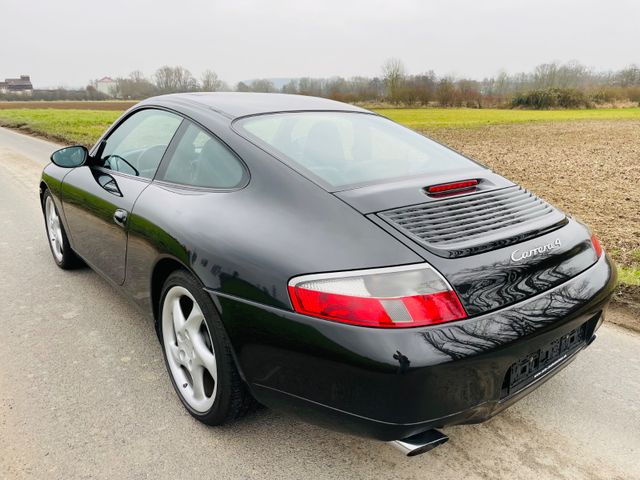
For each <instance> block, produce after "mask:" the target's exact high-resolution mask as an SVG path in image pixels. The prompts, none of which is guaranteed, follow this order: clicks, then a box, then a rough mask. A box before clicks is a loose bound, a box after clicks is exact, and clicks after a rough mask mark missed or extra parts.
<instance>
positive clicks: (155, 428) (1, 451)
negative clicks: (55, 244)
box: [0, 129, 640, 480]
mask: <svg viewBox="0 0 640 480" xmlns="http://www.w3.org/2000/svg"><path fill="white" fill-rule="evenodd" d="M54 148H56V147H55V145H53V144H49V143H47V142H43V141H41V140H35V139H31V138H30V137H25V136H22V135H19V134H16V133H13V132H9V131H7V130H3V129H0V272H1V273H2V275H0V305H1V306H2V307H1V310H0V312H1V313H0V332H1V333H0V478H7V479H14V478H16V479H20V478H37V479H43V478H47V479H50V478H60V479H71V478H136V479H137V478H153V479H160V478H181V479H187V478H218V479H220V478H224V479H227V478H229V479H266V478H277V479H282V478H292V479H293V478H295V479H299V478H313V479H316V478H336V479H347V478H348V479H354V478H372V479H373V478H376V479H378V478H385V479H386V478H394V479H412V478H435V479H460V478H466V479H476V478H477V479H480V478H492V479H493V478H508V479H514V478H517V479H529V478H530V479H536V480H540V479H547V478H550V479H551V478H552V479H574V478H575V479H578V478H580V479H582V478H587V479H611V478H620V479H632V478H637V479H640V403H639V398H640V355H639V353H640V336H639V335H638V334H633V333H630V332H629V331H627V330H624V329H621V328H619V327H616V326H614V325H607V324H605V326H604V327H603V328H601V329H600V332H599V336H598V339H597V340H596V342H595V343H594V344H593V345H592V346H591V347H589V349H587V350H586V351H584V352H583V353H582V354H581V355H579V358H578V359H577V360H576V361H575V362H574V363H573V364H572V365H570V366H569V367H568V368H566V369H565V370H563V371H562V372H560V373H559V374H558V375H557V376H556V377H555V378H554V379H552V380H550V381H549V382H547V383H546V384H545V385H543V386H542V387H541V388H539V389H538V390H537V391H535V392H533V393H532V394H531V395H529V396H528V397H527V398H525V399H524V400H523V401H521V402H520V403H518V404H516V405H515V406H513V407H512V408H510V409H509V410H507V411H505V412H504V413H502V414H501V415H499V416H497V417H495V418H494V419H492V420H490V421H489V422H487V423H484V424H481V425H474V426H459V427H452V428H447V429H445V430H444V431H445V433H447V434H448V435H449V436H450V438H451V440H450V441H449V443H447V444H445V445H444V446H442V447H439V448H438V449H436V450H434V451H433V452H430V453H428V454H425V455H422V456H419V457H414V458H405V457H403V456H402V455H401V454H400V453H399V452H397V451H396V450H395V449H393V448H391V447H390V446H388V445H386V444H384V443H380V442H376V441H371V440H365V439H360V438H355V437H351V436H347V435H343V434H338V433H334V432H331V431H327V430H324V429H322V428H319V427H315V426H311V425H307V424H304V423H302V422H300V421H298V420H297V419H295V418H294V417H292V416H290V415H288V414H287V413H286V412H274V411H270V410H266V409H264V410H261V411H259V412H257V413H255V414H253V415H251V416H249V417H247V418H245V419H244V420H242V421H240V422H238V423H236V424H233V425H229V426H225V427H222V428H209V427H205V426H203V425H200V424H198V423H197V422H196V421H194V420H193V419H192V418H191V417H190V416H189V415H188V414H187V413H186V412H185V411H184V409H183V407H182V406H181V404H180V402H179V401H178V399H177V398H176V396H175V394H174V392H173V390H172V388H171V384H170V382H169V379H168V377H167V374H166V372H165V368H164V364H163V362H162V357H161V352H160V347H159V344H158V342H157V340H156V337H155V334H154V331H153V328H152V325H151V323H150V322H149V321H148V320H147V318H146V317H145V316H144V315H142V314H140V313H139V312H138V311H137V310H136V309H135V308H134V307H133V306H131V305H130V304H129V303H128V302H127V301H126V300H124V299H123V298H120V297H119V296H118V295H117V294H116V293H115V292H114V290H113V289H112V288H111V287H110V286H109V285H108V284H107V283H106V282H105V281H103V280H102V279H101V278H100V277H99V276H98V275H96V274H95V273H93V272H92V271H90V270H88V269H85V270H79V271H74V272H64V271H62V270H59V269H58V268H57V267H56V266H55V265H54V263H53V261H52V259H51V258H50V252H49V249H48V246H47V242H46V238H45V234H44V226H43V222H42V216H41V212H40V209H39V205H38V195H37V180H38V176H39V172H40V170H41V168H42V166H43V165H44V163H45V162H46V161H47V159H48V156H49V153H50V152H51V151H52V150H53V149H54Z"/></svg>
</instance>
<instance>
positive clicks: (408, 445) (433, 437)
mask: <svg viewBox="0 0 640 480" xmlns="http://www.w3.org/2000/svg"><path fill="white" fill-rule="evenodd" d="M448 440H449V437H447V436H446V435H445V434H444V433H442V432H439V431H438V430H427V431H426V432H422V433H418V434H416V435H413V436H412V437H407V438H403V439H402V440H394V441H393V442H389V443H391V444H392V445H393V446H394V447H396V448H397V449H398V450H400V451H401V452H402V453H404V454H405V455H406V456H407V457H414V456H416V455H420V454H421V453H425V452H428V451H429V450H433V449H434V448H436V447H439V446H440V445H442V444H443V443H446V442H447V441H448Z"/></svg>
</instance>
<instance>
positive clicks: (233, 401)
mask: <svg viewBox="0 0 640 480" xmlns="http://www.w3.org/2000/svg"><path fill="white" fill-rule="evenodd" d="M174 287H182V288H184V289H186V290H188V292H189V293H190V294H191V295H192V296H193V298H194V299H195V301H196V302H197V304H198V306H199V307H200V310H201V311H202V313H203V316H204V323H205V324H206V327H207V329H208V332H209V334H210V341H211V343H212V347H213V352H214V355H215V362H216V366H217V376H218V378H217V382H215V383H216V385H217V389H216V391H215V394H214V395H215V398H214V401H213V405H212V406H211V408H209V409H208V410H206V411H196V410H195V409H194V408H192V406H191V405H190V404H189V403H188V402H187V400H186V399H185V398H184V397H183V393H182V391H181V389H180V388H179V386H178V385H177V384H176V379H175V378H174V374H173V373H172V370H171V366H170V365H169V360H168V358H167V355H168V354H169V352H167V347H166V345H165V341H164V338H165V334H166V333H167V332H165V331H164V330H165V328H173V327H166V326H164V325H165V323H166V322H164V321H163V310H164V305H165V299H166V298H167V294H168V293H169V291H170V290H172V289H173V288H174ZM157 331H158V337H159V339H160V344H161V346H162V353H163V356H164V362H165V366H166V368H167V373H168V374H169V378H170V379H171V384H172V385H173V388H174V389H175V391H176V393H177V395H178V398H179V399H180V401H181V402H182V404H183V405H184V407H185V408H186V409H187V411H188V412H189V413H190V414H191V415H192V416H193V417H194V418H195V419H197V420H198V421H200V422H202V423H205V424H207V425H222V424H224V423H227V422H230V421H233V420H235V419H238V418H240V417H242V416H244V415H245V414H247V413H248V412H249V411H251V410H253V408H254V407H255V405H256V402H255V400H254V399H253V397H252V396H251V394H250V393H249V391H248V389H247V386H246V385H245V383H244V381H243V380H242V379H241V377H240V374H239V373H238V369H237V367H236V364H235V361H234V358H233V354H232V348H231V343H230V341H229V338H228V336H227V333H226V331H225V329H224V326H223V324H222V321H221V320H220V316H219V315H218V312H217V310H216V308H215V305H214V304H213V302H212V300H211V298H210V297H209V295H208V294H207V293H206V292H205V291H204V289H203V286H202V285H201V284H200V282H199V281H198V280H197V279H195V278H194V277H193V276H192V275H191V274H189V273H188V272H186V271H184V270H178V271H175V272H173V273H172V274H171V275H169V277H168V278H167V279H166V281H165V283H164V286H163V288H162V294H161V296H160V305H159V306H158V319H157ZM169 334H170V335H171V336H170V337H169V338H170V339H173V338H175V335H176V333H175V331H172V332H169ZM168 342H170V343H171V340H168ZM174 365H175V364H174ZM182 386H183V387H184V388H186V385H182Z"/></svg>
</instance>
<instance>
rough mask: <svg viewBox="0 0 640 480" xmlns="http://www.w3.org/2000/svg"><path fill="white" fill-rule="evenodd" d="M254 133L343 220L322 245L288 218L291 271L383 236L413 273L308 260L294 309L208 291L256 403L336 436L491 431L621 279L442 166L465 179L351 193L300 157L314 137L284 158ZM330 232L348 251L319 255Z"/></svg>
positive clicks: (558, 217) (582, 343) (582, 333)
mask: <svg viewBox="0 0 640 480" xmlns="http://www.w3.org/2000/svg"><path fill="white" fill-rule="evenodd" d="M292 115H295V114H292ZM345 115H347V114H345ZM348 115H357V116H363V114H360V113H350V114H348ZM268 116H269V115H265V117H268ZM366 116H367V117H373V115H368V114H367V115H366ZM259 117H260V116H258V118H259ZM253 121H254V120H253V119H252V118H250V119H249V120H242V119H241V120H240V121H239V122H237V124H235V125H234V129H235V130H236V131H237V132H239V133H240V134H241V135H242V136H243V137H245V138H246V139H248V140H249V141H250V142H252V143H253V144H255V145H257V146H258V147H260V149H262V150H263V151H264V152H266V153H268V154H269V155H271V156H273V157H276V158H278V159H279V160H281V161H282V162H283V163H285V164H286V165H287V166H288V167H291V168H292V169H294V170H297V171H298V172H301V173H302V175H303V176H304V177H305V178H307V179H310V180H311V181H312V182H313V183H315V184H316V186H314V187H313V188H316V187H317V186H319V187H321V189H323V190H324V191H325V192H326V196H327V200H326V201H327V202H333V203H331V205H332V206H335V207H336V208H338V205H339V204H340V205H342V207H340V208H343V210H342V211H348V212H349V213H345V214H344V215H343V218H341V219H340V221H336V223H335V224H334V223H331V224H329V223H326V222H325V220H324V219H321V218H318V230H317V231H311V230H309V229H305V228H304V226H307V228H308V226H309V225H313V218H311V220H309V218H308V217H309V216H313V215H314V213H313V212H314V210H313V209H308V210H304V209H303V208H302V204H301V207H300V208H301V210H300V212H299V213H295V215H298V216H299V218H300V219H301V220H300V222H301V223H300V225H302V227H303V228H302V229H301V230H302V231H300V230H298V231H296V232H295V237H296V240H295V241H291V242H290V243H286V244H283V249H284V250H285V252H284V254H285V256H287V255H289V256H290V257H291V258H294V259H295V258H309V257H313V252H314V251H317V252H318V256H321V254H324V253H326V252H328V251H331V249H333V250H334V251H336V252H340V253H341V254H344V255H343V257H340V258H352V257H353V258H355V259H357V258H360V256H359V253H358V250H363V251H366V250H367V249H371V250H372V249H373V248H374V246H373V245H374V244H375V243H376V242H377V241H378V240H375V239H374V238H373V237H374V236H375V237H376V239H377V238H381V236H384V237H386V238H387V239H393V241H394V242H395V245H397V248H398V249H402V250H403V251H404V250H406V251H407V252H411V254H412V255H414V257H415V258H416V259H417V260H416V261H414V262H412V263H403V264H389V263H388V262H387V261H386V260H384V259H382V258H380V260H379V262H378V263H377V264H376V265H371V268H366V266H365V265H362V268H356V267H354V265H355V264H356V263H357V261H358V260H354V262H353V263H352V264H350V265H347V266H345V268H344V269H341V268H339V265H336V263H332V264H331V265H328V266H327V267H326V268H323V267H322V266H321V265H322V262H321V260H320V259H317V258H311V259H310V260H309V261H308V262H307V263H308V266H307V267H306V268H308V270H304V269H303V268H299V269H298V270H295V265H296V262H295V261H294V260H291V265H293V266H294V267H292V268H293V269H292V268H289V267H291V265H287V267H283V268H282V271H283V272H291V274H290V276H289V280H288V282H287V285H286V288H287V292H288V295H289V300H290V306H289V307H288V308H282V307H279V306H278V305H273V306H271V305H267V304H265V303H261V302H255V301H241V302H239V301H237V299H235V298H232V297H231V296H228V295H220V296H218V295H215V293H214V292H213V291H212V292H211V293H212V295H214V296H215V297H216V299H217V301H219V302H220V308H221V310H222V312H223V314H224V315H223V317H224V318H227V319H231V320H227V321H226V324H227V328H228V329H229V330H230V336H231V338H232V342H233V343H234V347H235V350H236V355H237V360H238V364H239V366H240V367H241V370H242V372H243V375H244V377H245V380H246V381H247V383H248V384H249V386H250V388H251V391H252V393H253V395H254V396H255V397H256V398H257V399H258V400H259V401H261V402H262V403H265V404H267V405H270V406H278V407H280V408H285V409H287V410H289V411H293V412H297V413H299V414H300V415H301V416H303V417H304V418H306V419H310V420H312V421H314V422H316V423H320V424H324V425H327V426H330V427H331V428H334V429H341V430H345V431H348V432H352V433H356V434H360V435H364V436H369V437H374V438H377V439H380V440H385V441H391V440H400V439H408V443H409V444H411V440H412V438H414V439H418V440H416V443H417V444H419V443H420V438H425V439H427V440H425V441H424V442H423V443H424V444H426V443H427V441H428V440H429V439H431V441H432V443H434V445H436V444H438V443H439V442H441V441H442V439H443V438H445V439H446V437H444V436H438V435H437V432H436V434H435V436H434V434H433V429H435V428H439V427H445V426H449V425H456V424H463V423H475V422H481V421H483V420H486V419H488V418H490V417H492V416H493V415H495V414H496V413H498V412H500V411H501V410H503V409H505V408H506V407H508V406H509V405H511V404H513V403H514V402H515V401H517V400H518V399H519V398H521V397H523V396H524V395H526V394H527V393H529V392H530V391H531V390H533V389H535V388H537V387H538V386H540V385H541V384H542V383H544V382H545V381H546V380H547V379H549V378H550V377H551V376H553V375H554V374H555V373H557V372H558V371H559V370H561V369H562V368H564V367H565V366H566V365H568V364H569V363H570V362H571V361H572V360H573V359H574V358H575V356H576V355H577V354H578V353H579V352H580V351H581V350H582V349H584V348H586V347H587V346H588V345H589V344H590V343H591V342H592V341H593V340H594V339H595V338H596V335H595V332H596V330H597V329H598V327H599V326H600V325H601V324H602V322H603V319H604V312H605V309H606V306H607V304H608V302H609V299H610V296H611V294H612V291H613V289H614V286H615V283H616V273H615V268H614V267H613V265H612V262H611V260H610V259H609V257H608V256H607V255H606V254H605V253H604V251H603V249H602V248H601V246H600V244H599V243H598V240H597V238H596V237H595V236H594V235H592V234H591V233H590V231H589V230H588V229H587V228H586V227H585V226H584V225H582V224H581V223H579V222H577V221H576V220H574V219H572V218H571V217H569V216H567V215H565V214H564V213H563V212H561V211H559V210H557V209H556V208H554V207H553V206H551V205H550V204H548V203H547V202H545V201H544V200H542V199H540V198H538V197H537V196H535V195H534V194H532V193H531V192H528V191H527V190H525V189H523V188H522V187H520V186H518V185H516V184H514V183H513V182H510V181H508V180H506V179H505V178H503V177H501V176H499V175H497V174H495V173H493V172H491V171H490V170H488V169H486V168H484V167H483V166H481V165H478V164H476V163H474V162H472V161H470V160H468V159H466V158H464V157H462V156H461V155H458V154H457V153H455V152H451V151H449V153H450V154H451V155H455V156H457V157H459V158H461V159H464V163H460V164H455V165H452V166H451V165H449V166H447V167H446V168H441V169H434V170H433V171H429V172H425V173H424V174H415V175H407V176H404V177H402V178H391V179H386V178H384V175H385V174H384V172H383V173H381V174H380V175H379V178H376V179H375V181H362V182H359V181H357V178H365V177H366V175H367V170H366V169H361V170H355V169H354V170H350V171H348V172H347V175H351V176H352V178H353V179H356V180H354V181H351V182H350V183H348V184H339V182H338V181H336V180H335V179H336V178H339V177H338V176H336V173H335V172H336V171H337V167H335V165H339V163H338V162H335V164H332V163H331V161H328V162H327V164H326V165H322V166H319V165H318V164H317V163H314V160H313V158H312V157H313V155H312V154H313V151H312V150H310V149H309V148H308V145H309V143H310V142H311V140H310V138H311V137H312V136H313V128H315V127H311V133H309V134H308V137H309V138H307V147H305V149H303V148H302V147H300V148H298V147H297V146H296V144H295V142H291V144H290V145H289V146H287V147H282V141H281V140H278V138H279V137H278V135H281V136H282V135H284V134H286V135H285V136H288V135H289V134H288V133H287V132H286V131H285V132H284V133H283V132H282V130H283V129H285V130H286V128H288V127H286V124H285V123H284V122H283V123H282V124H281V125H280V126H279V127H278V128H279V129H280V130H276V128H275V126H273V125H272V126H270V127H269V128H270V130H269V132H270V133H268V135H270V136H269V137H268V139H267V140H265V138H267V134H266V133H264V134H263V130H260V128H263V126H260V128H257V127H256V128H255V129H252V128H250V127H251V125H250V124H248V122H253ZM376 121H377V120H376ZM385 121H386V120H385ZM325 123H326V122H325ZM327 125H328V124H327ZM327 125H323V126H322V128H323V129H324V131H322V132H320V133H321V135H319V139H320V140H321V141H319V142H318V146H317V150H318V151H322V152H324V153H323V155H325V156H331V143H332V142H331V141H328V140H327V139H328V138H330V137H332V135H333V136H334V137H335V135H337V133H336V132H332V130H331V129H330V128H328V126H327ZM276 126H277V125H276ZM272 127H273V128H272ZM295 128H297V127H294V128H293V129H292V131H295ZM266 130H267V129H266V128H265V129H264V131H266ZM274 131H275V133H273V132H274ZM354 132H355V133H353V135H354V136H355V135H357V134H358V130H357V129H354ZM402 135H404V134H402ZM412 135H415V134H413V133H412ZM335 138H337V137H335ZM342 138H343V140H344V138H345V137H344V135H343V137H342ZM368 141H369V143H371V142H370V141H371V139H369V140H368ZM411 141H413V140H411ZM278 142H280V144H278ZM348 142H351V143H349V148H347V147H344V149H341V150H340V152H338V153H339V155H340V156H341V157H342V156H345V155H346V156H350V155H351V156H353V158H355V157H356V156H357V154H359V153H358V145H357V144H358V142H357V141H356V140H348ZM432 143H435V142H432ZM438 148H442V149H445V147H442V146H438ZM349 149H350V152H351V153H348V154H347V153H344V152H346V151H347V150H349ZM283 152H284V153H283ZM338 153H336V154H335V155H338ZM360 153H363V152H360ZM363 154H365V155H366V156H367V158H369V157H370V156H371V155H372V154H371V152H370V151H367V152H364V153H363ZM445 157H446V154H445ZM309 158H311V159H312V160H308V159H309ZM299 159H302V160H299ZM271 160H273V159H271ZM340 161H342V162H343V161H344V159H343V158H341V159H340ZM455 161H457V160H454V162H455ZM305 162H307V163H305ZM367 168H369V169H370V170H371V169H373V170H375V168H376V166H375V165H368V166H367ZM310 183H311V182H310ZM283 188H285V187H283ZM286 188H288V187H286ZM309 189H310V190H311V189H312V187H309ZM283 196H285V195H284V194H283ZM318 198H320V197H318ZM329 198H330V199H331V200H328V199H329ZM265 201H266V202H270V200H265ZM324 201H325V200H323V202H324ZM303 203H304V202H303ZM316 203H317V202H316ZM327 205H329V203H327ZM345 206H346V207H347V208H346V209H344V207H345ZM319 208H320V207H318V209H319ZM283 210H287V215H294V214H293V213H291V212H292V211H293V210H288V209H287V207H286V206H284V205H282V204H280V205H276V206H273V208H272V211H273V212H274V213H273V216H272V222H273V225H279V220H278V218H279V216H284V213H282V211H283ZM347 217H348V218H347ZM357 217H358V218H357ZM303 219H304V220H303ZM303 221H304V222H308V223H304V224H303V223H302V222H303ZM362 222H366V223H368V224H369V225H373V226H375V229H374V230H372V232H373V233H372V240H371V242H370V244H369V242H368V241H362V238H360V239H359V242H360V243H359V244H358V245H356V246H354V245H352V244H347V243H346V242H347V241H348V239H349V238H352V236H350V235H349V231H350V228H352V227H351V226H350V224H352V225H354V226H353V228H356V227H355V225H356V224H357V225H360V224H361V223H362ZM292 228H293V229H294V230H295V229H296V228H297V226H296V225H294V226H293V227H292ZM358 228H359V227H358ZM340 229H344V231H345V234H344V238H345V243H342V244H341V243H340V242H336V243H335V244H333V245H327V244H325V243H323V242H324V239H325V238H341V237H340V235H339V234H340V232H339V230H340ZM374 234H375V235H374ZM292 235H293V234H292ZM331 235H333V236H331ZM283 238H284V237H283ZM283 241H284V242H289V239H288V238H287V239H286V240H283ZM385 241H386V240H385ZM296 242H297V245H298V247H291V245H296ZM309 244H310V245H311V246H309ZM385 245H388V243H387V244H385ZM298 250H299V251H298ZM287 252H289V253H287ZM301 252H302V253H301ZM349 252H352V253H349ZM337 256H339V255H337ZM362 258H364V257H362ZM297 263H298V264H300V263H302V262H297ZM293 272H295V273H293ZM585 381H588V379H585ZM425 432H426V433H425ZM420 435H423V437H421V436H420ZM425 435H426V436H425ZM408 448H409V450H408V451H410V452H413V453H416V452H418V450H411V448H410V447H408Z"/></svg>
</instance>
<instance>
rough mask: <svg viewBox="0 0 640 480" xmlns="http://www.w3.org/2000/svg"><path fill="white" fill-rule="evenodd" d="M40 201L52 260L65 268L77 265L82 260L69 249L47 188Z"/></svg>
mask: <svg viewBox="0 0 640 480" xmlns="http://www.w3.org/2000/svg"><path fill="white" fill-rule="evenodd" d="M42 202H43V206H44V224H45V228H46V229H47V238H48V240H49V248H50V249H51V254H52V255H53V260H54V261H55V262H56V265H58V266H59V267H60V268H63V269H65V270H68V269H71V268H75V267H77V266H79V265H80V264H81V263H82V262H81V261H80V259H79V258H78V256H77V255H76V254H75V252H74V251H73V250H71V245H70V244H69V239H68V238H67V232H65V231H64V226H63V225H62V222H61V221H60V215H59V214H58V209H57V208H56V204H55V202H54V201H53V196H52V195H51V192H49V190H47V191H45V192H44V195H43V198H42Z"/></svg>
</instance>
